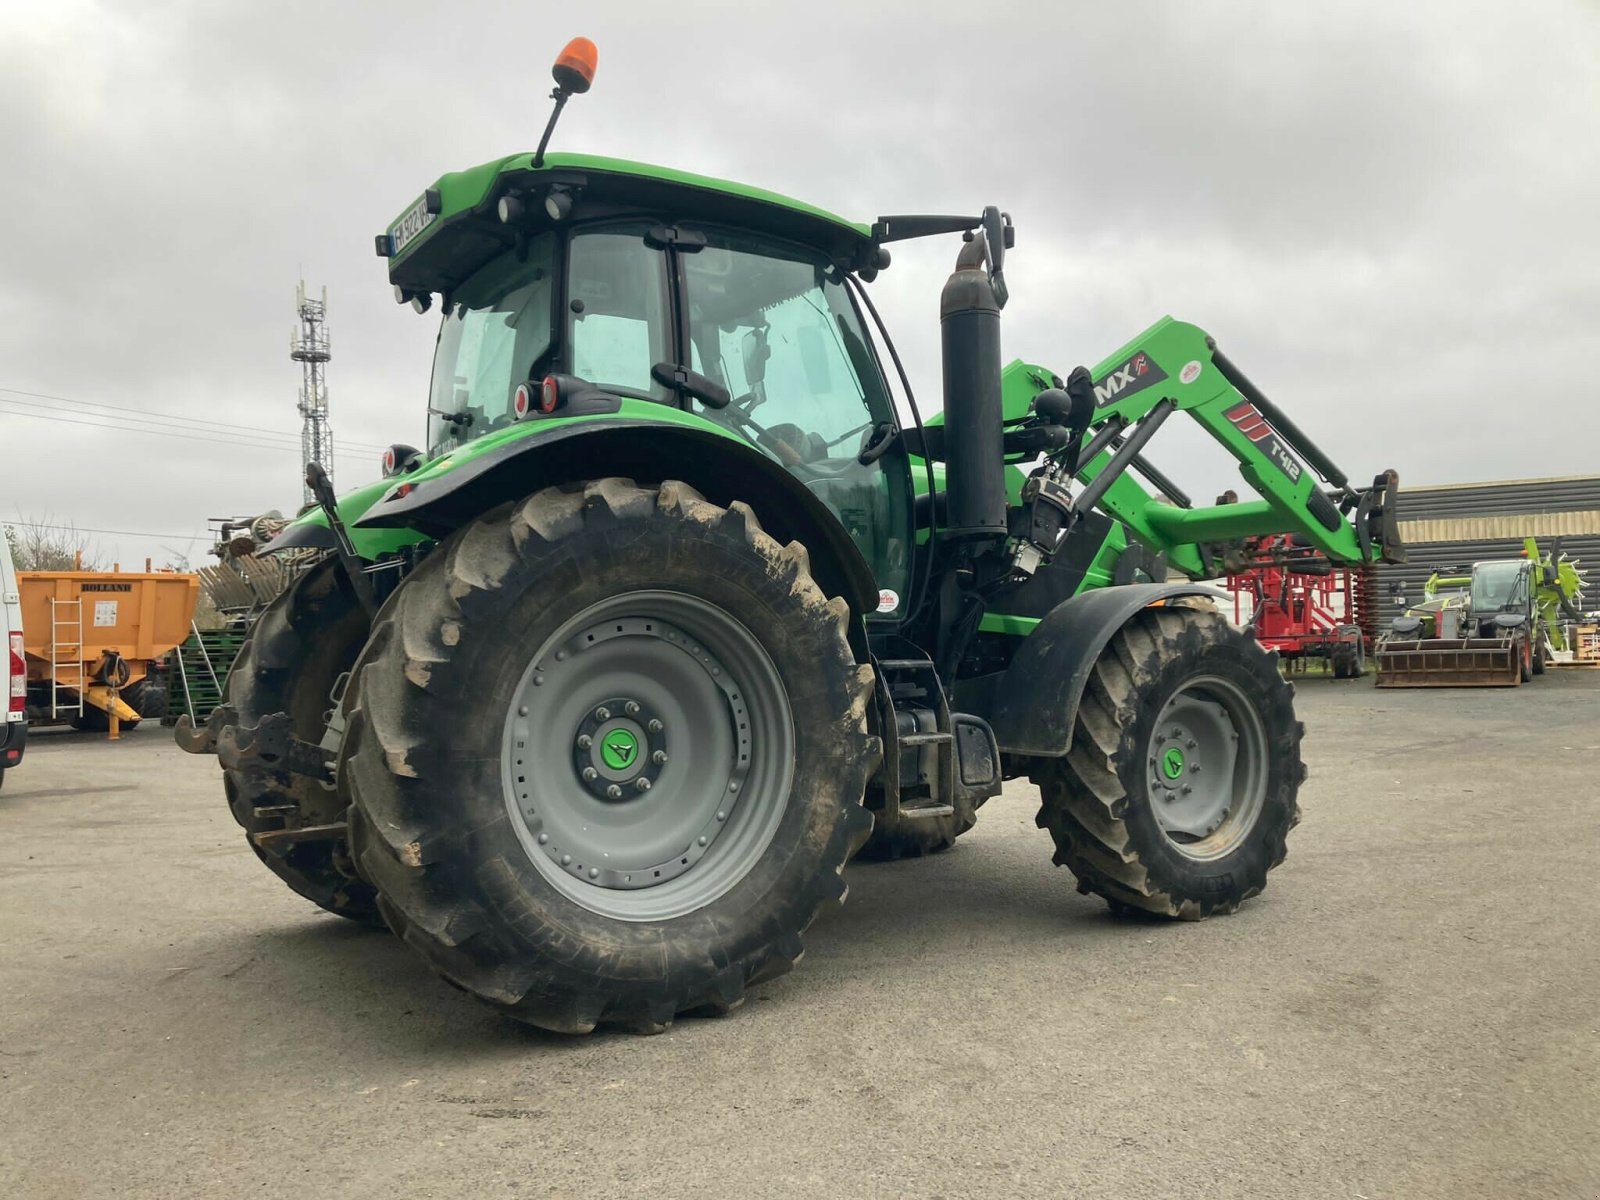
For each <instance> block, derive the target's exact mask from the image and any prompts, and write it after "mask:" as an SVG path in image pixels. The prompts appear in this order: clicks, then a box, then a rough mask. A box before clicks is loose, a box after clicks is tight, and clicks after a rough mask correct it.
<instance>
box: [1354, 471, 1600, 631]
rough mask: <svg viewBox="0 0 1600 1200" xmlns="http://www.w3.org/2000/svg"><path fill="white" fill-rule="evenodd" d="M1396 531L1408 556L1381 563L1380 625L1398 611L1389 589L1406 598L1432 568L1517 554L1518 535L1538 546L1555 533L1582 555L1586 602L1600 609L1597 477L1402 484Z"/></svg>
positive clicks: (1417, 595) (1570, 551)
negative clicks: (1426, 485)
mask: <svg viewBox="0 0 1600 1200" xmlns="http://www.w3.org/2000/svg"><path fill="white" fill-rule="evenodd" d="M1399 516H1400V535H1401V537H1403V538H1404V539H1405V542H1406V552H1407V554H1408V555H1409V560H1408V561H1407V562H1405V563H1401V564H1398V565H1394V566H1390V565H1385V566H1383V567H1380V568H1379V571H1378V580H1379V585H1380V588H1379V595H1380V597H1381V600H1382V606H1383V607H1382V613H1381V616H1382V622H1381V623H1382V624H1383V625H1387V624H1388V619H1389V618H1390V617H1393V616H1396V615H1397V614H1398V613H1399V612H1400V611H1401V605H1400V603H1399V602H1398V600H1397V599H1396V597H1395V595H1394V594H1393V591H1392V588H1393V586H1394V585H1398V593H1399V595H1400V596H1403V597H1405V599H1406V600H1407V601H1408V602H1409V603H1412V604H1415V603H1417V602H1418V601H1420V600H1421V599H1422V584H1423V581H1424V580H1426V579H1427V578H1428V576H1429V575H1431V574H1432V573H1433V572H1435V571H1440V572H1445V573H1450V572H1453V571H1454V569H1455V568H1456V567H1460V566H1466V565H1468V564H1470V563H1473V562H1476V561H1479V560H1481V559H1486V558H1515V557H1517V556H1518V555H1519V554H1520V553H1521V552H1522V540H1523V538H1526V537H1535V538H1538V539H1539V549H1540V550H1546V549H1549V548H1551V546H1552V545H1554V543H1555V542H1556V540H1557V539H1560V543H1561V549H1562V550H1563V551H1565V552H1566V554H1567V556H1568V557H1569V558H1576V559H1580V560H1581V562H1580V563H1579V568H1580V569H1581V570H1583V571H1585V572H1586V573H1587V575H1588V577H1589V581H1590V583H1589V589H1588V592H1587V594H1586V596H1585V598H1584V604H1585V607H1587V608H1590V609H1593V608H1596V607H1600V475H1587V476H1568V477H1565V478H1561V479H1517V480H1511V481H1508V482H1505V483H1457V484H1449V485H1446V486H1442V487H1430V488H1413V489H1410V490H1407V489H1406V488H1405V487H1404V484H1403V483H1402V486H1401V490H1400V513H1399Z"/></svg>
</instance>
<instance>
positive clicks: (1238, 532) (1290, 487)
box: [1007, 317, 1404, 577]
mask: <svg viewBox="0 0 1600 1200" xmlns="http://www.w3.org/2000/svg"><path fill="white" fill-rule="evenodd" d="M1007 373H1008V374H1013V375H1014V377H1015V378H1017V379H1019V380H1020V379H1022V378H1026V379H1034V380H1037V379H1043V378H1047V377H1048V376H1049V372H1047V371H1043V370H1042V369H1041V368H1038V367H1029V366H1026V365H1025V364H1020V363H1014V364H1012V366H1011V367H1010V368H1008V370H1007ZM1092 374H1093V377H1094V382H1095V396H1096V400H1097V401H1098V407H1097V409H1096V410H1095V414H1094V417H1093V420H1092V422H1091V424H1090V427H1089V433H1088V440H1087V443H1086V444H1087V448H1088V450H1090V451H1093V453H1086V454H1085V461H1084V464H1083V465H1082V466H1081V467H1080V468H1079V470H1078V473H1077V478H1078V481H1079V483H1080V484H1081V485H1083V486H1082V491H1081V492H1080V496H1081V497H1084V498H1086V499H1087V500H1089V501H1092V502H1093V503H1094V504H1096V505H1098V506H1099V507H1101V508H1103V509H1104V510H1105V511H1106V512H1107V513H1108V514H1110V515H1111V516H1113V517H1115V518H1116V519H1117V520H1119V521H1121V522H1122V523H1123V524H1125V525H1126V526H1127V527H1128V528H1129V530H1130V531H1131V532H1132V533H1133V534H1134V535H1135V536H1136V537H1137V538H1138V539H1139V540H1140V541H1141V542H1144V543H1145V544H1146V545H1148V546H1150V547H1151V548H1152V549H1155V550H1159V551H1162V552H1164V553H1165V554H1166V555H1167V558H1168V561H1169V563H1170V565H1171V566H1173V567H1174V568H1176V569H1178V570H1180V571H1183V572H1184V573H1185V574H1187V575H1190V576H1196V577H1197V576H1202V575H1211V574H1215V573H1217V567H1216V566H1215V565H1214V564H1212V563H1211V562H1210V561H1209V551H1210V548H1212V547H1216V546H1218V545H1219V544H1225V543H1235V542H1238V541H1240V540H1241V539H1244V538H1250V537H1257V536H1261V535H1265V534H1275V533H1295V534H1298V535H1300V538H1301V539H1302V541H1303V543H1304V544H1305V545H1306V547H1307V548H1308V550H1309V551H1312V552H1316V553H1320V554H1322V555H1324V556H1326V557H1327V558H1328V559H1329V560H1331V561H1334V562H1339V563H1357V564H1359V563H1366V562H1373V561H1376V560H1378V559H1380V558H1381V559H1383V560H1385V561H1400V560H1402V559H1403V557H1404V551H1403V549H1402V548H1401V546H1400V541H1399V536H1398V532H1397V529H1396V523H1395V520H1394V502H1395V491H1396V489H1397V486H1398V479H1397V477H1396V476H1395V474H1394V473H1393V472H1392V471H1391V472H1387V473H1385V474H1384V475H1380V476H1378V477H1377V479H1375V481H1374V483H1373V486H1372V487H1370V488H1365V489H1355V488H1352V487H1351V486H1350V484H1349V481H1348V479H1347V478H1346V477H1345V475H1344V473H1343V472H1342V471H1340V470H1339V469H1338V467H1336V466H1335V465H1334V464H1333V463H1332V462H1331V461H1330V460H1329V459H1328V457H1327V456H1326V455H1325V454H1323V453H1322V451H1321V450H1319V449H1318V448H1317V446H1316V445H1315V443H1313V442H1312V441H1311V440H1310V439H1309V438H1308V437H1307V436H1306V435H1305V434H1304V433H1303V432H1302V431H1301V430H1300V429H1299V428H1298V427H1297V426H1296V425H1295V424H1294V422H1293V421H1292V420H1290V418H1289V417H1288V416H1287V415H1286V414H1285V413H1283V412H1282V411H1281V410H1280V409H1278V408H1277V406H1276V405H1274V404H1273V403H1272V402H1271V401H1270V400H1268V399H1267V398H1266V397H1265V396H1264V395H1263V394H1262V393H1261V392H1260V391H1259V389H1257V388H1256V387H1255V386H1254V385H1253V384H1252V383H1250V381H1249V380H1248V379H1247V378H1245V377H1244V375H1243V374H1242V373H1241V372H1240V371H1239V370H1238V368H1237V367H1235V366H1234V365H1233V364H1232V363H1231V362H1230V361H1229V360H1228V359H1227V358H1226V356H1224V355H1223V354H1222V353H1221V351H1219V350H1218V349H1217V346H1216V343H1215V341H1214V340H1213V339H1212V338H1210V337H1209V336H1207V334H1206V333H1205V331H1204V330H1202V329H1199V328H1198V327H1196V326H1194V325H1189V324H1186V323H1184V322H1182V321H1175V320H1173V319H1172V318H1171V317H1165V318H1163V319H1162V320H1161V321H1159V322H1157V323H1156V324H1155V325H1153V326H1151V327H1150V328H1149V329H1147V330H1145V331H1144V332H1143V333H1142V334H1140V335H1139V336H1138V337H1137V338H1135V339H1134V340H1133V341H1131V342H1129V343H1128V344H1127V345H1126V346H1124V347H1122V349H1120V350H1119V351H1117V352H1116V353H1115V354H1113V355H1112V356H1111V357H1109V358H1107V359H1105V360H1104V361H1102V362H1101V363H1100V364H1098V365H1097V366H1096V367H1095V368H1094V370H1093V372H1092ZM1007 393H1008V400H1010V398H1011V396H1012V395H1014V394H1015V393H1014V391H1013V390H1012V389H1010V388H1008V389H1007ZM1180 412H1181V413H1186V414H1187V415H1189V416H1190V417H1191V418H1193V419H1194V420H1195V421H1196V422H1197V423H1198V424H1199V425H1200V426H1201V428H1203V429H1204V430H1205V431H1206V432H1207V433H1209V434H1210V435H1211V437H1212V438H1213V439H1214V440H1216V441H1217V442H1218V443H1219V444H1220V445H1222V447H1223V448H1224V449H1226V450H1227V451H1228V453H1229V454H1231V455H1232V456H1233V457H1234V459H1235V460H1236V461H1237V462H1238V463H1239V471H1240V474H1241V475H1242V476H1243V477H1244V480H1245V482H1246V483H1248V484H1249V485H1250V487H1251V489H1252V490H1253V491H1254V492H1255V493H1256V494H1257V496H1258V497H1259V499H1256V500H1244V501H1237V502H1232V503H1225V504H1212V505H1204V506H1200V507H1196V506H1194V505H1193V504H1192V503H1191V502H1190V500H1189V498H1188V497H1187V496H1185V495H1183V494H1182V492H1181V491H1180V490H1179V489H1178V488H1176V487H1175V486H1174V485H1172V484H1171V483H1170V481H1168V480H1167V479H1166V478H1165V476H1164V475H1162V474H1161V472H1160V471H1159V470H1158V469H1157V468H1155V467H1154V466H1153V465H1152V464H1151V463H1149V462H1148V460H1146V459H1145V457H1144V454H1143V452H1142V439H1147V438H1149V437H1151V436H1153V434H1154V431H1155V428H1158V427H1159V426H1160V424H1161V423H1162V422H1164V421H1165V420H1166V419H1167V418H1168V417H1169V416H1171V415H1172V414H1175V413H1180ZM1007 415H1008V416H1010V415H1012V414H1011V413H1010V412H1008V414H1007ZM1130 450H1133V451H1136V452H1133V453H1130ZM1108 473H1109V474H1110V475H1111V478H1105V479H1103V478H1102V476H1105V475H1107V474H1108ZM1136 474H1137V475H1142V476H1143V478H1144V481H1145V483H1149V484H1150V485H1151V487H1152V488H1153V489H1154V493H1155V494H1152V491H1151V490H1147V489H1146V487H1145V486H1144V485H1143V484H1141V483H1140V481H1139V480H1138V479H1136V478H1135V477H1134V476H1135V475H1136Z"/></svg>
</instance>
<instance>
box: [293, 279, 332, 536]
mask: <svg viewBox="0 0 1600 1200" xmlns="http://www.w3.org/2000/svg"><path fill="white" fill-rule="evenodd" d="M295 301H296V304H297V307H298V308H299V311H300V324H299V325H297V326H296V327H295V330H294V332H293V333H291V334H290V335H289V357H290V358H292V359H294V361H295V362H297V363H299V364H300V369H301V372H302V378H301V382H300V404H299V408H300V469H301V470H302V471H304V470H305V466H306V464H307V463H317V464H318V465H319V466H321V467H322V469H323V470H324V471H326V472H327V473H328V481H329V482H330V483H331V482H332V481H333V430H332V429H331V428H329V426H328V370H327V362H328V360H329V359H330V358H332V357H333V352H332V351H331V350H329V349H328V324H327V322H328V289H327V288H323V289H322V299H320V300H313V299H311V298H310V297H309V296H307V295H306V281H305V280H303V279H302V280H301V281H300V287H299V290H298V291H297V292H296V293H295ZM315 499H316V497H314V496H313V495H312V494H311V489H310V487H307V488H306V489H305V502H306V503H307V504H310V503H311V502H312V501H313V500H315Z"/></svg>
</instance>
